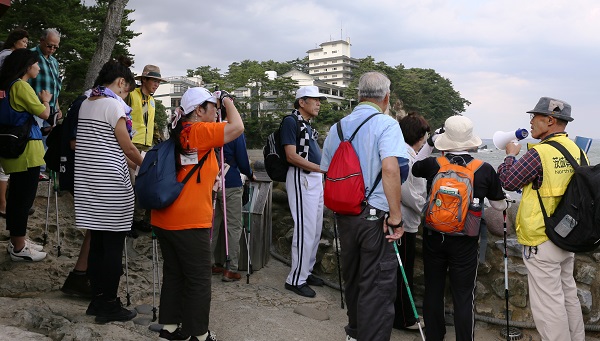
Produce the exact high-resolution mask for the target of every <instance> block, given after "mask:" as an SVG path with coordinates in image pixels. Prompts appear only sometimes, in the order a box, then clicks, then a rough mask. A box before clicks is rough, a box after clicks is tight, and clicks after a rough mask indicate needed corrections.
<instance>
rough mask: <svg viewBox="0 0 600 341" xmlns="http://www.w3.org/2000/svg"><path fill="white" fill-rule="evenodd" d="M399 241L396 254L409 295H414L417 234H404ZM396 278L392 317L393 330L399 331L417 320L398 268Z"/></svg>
mask: <svg viewBox="0 0 600 341" xmlns="http://www.w3.org/2000/svg"><path fill="white" fill-rule="evenodd" d="M400 240H401V244H400V245H398V252H399V253H400V258H401V259H402V267H403V268H404V273H405V274H406V280H407V282H408V286H409V287H410V291H411V293H413V295H414V291H413V277H414V273H415V245H416V242H417V234H416V233H404V234H403V235H402V239H400ZM397 278H398V279H397V282H396V283H397V284H396V292H397V295H396V301H395V302H394V308H395V311H396V315H395V316H394V328H397V329H401V328H404V327H408V326H412V325H413V324H415V323H417V318H416V317H415V313H414V311H413V308H412V304H411V303H410V297H409V296H408V291H407V290H406V284H405V283H404V278H403V277H402V271H401V270H400V267H398V274H397Z"/></svg>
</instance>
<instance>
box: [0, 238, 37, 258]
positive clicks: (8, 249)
mask: <svg viewBox="0 0 600 341" xmlns="http://www.w3.org/2000/svg"><path fill="white" fill-rule="evenodd" d="M25 246H26V247H27V246H28V247H29V248H30V249H33V250H35V251H43V250H44V247H43V246H42V245H40V244H38V243H36V242H34V241H33V240H31V239H29V238H27V239H25ZM14 248H15V246H14V245H13V243H12V242H11V241H10V240H9V241H8V246H7V247H6V252H8V253H9V254H10V252H11V251H12V250H14Z"/></svg>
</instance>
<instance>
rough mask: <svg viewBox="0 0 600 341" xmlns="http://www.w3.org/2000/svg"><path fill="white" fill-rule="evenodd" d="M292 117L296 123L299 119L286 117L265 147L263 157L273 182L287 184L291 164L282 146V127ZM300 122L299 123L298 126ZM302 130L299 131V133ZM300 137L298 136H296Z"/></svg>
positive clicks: (270, 136) (268, 139) (268, 138)
mask: <svg viewBox="0 0 600 341" xmlns="http://www.w3.org/2000/svg"><path fill="white" fill-rule="evenodd" d="M290 116H292V117H293V118H294V119H295V120H296V121H298V119H297V118H296V116H295V115H294V114H289V115H286V116H285V117H284V118H283V119H282V120H281V123H279V128H277V130H275V131H274V132H272V133H271V134H270V135H269V136H268V137H267V142H266V143H265V146H264V147H263V157H264V159H265V170H266V171H267V174H268V175H269V178H271V180H273V181H279V182H285V178H286V176H287V171H288V167H289V163H288V162H287V158H286V156H285V149H284V147H283V145H282V144H281V127H282V126H283V121H284V120H285V119H286V118H288V117H290ZM299 125H300V122H299V121H298V125H297V126H299ZM299 130H300V129H298V131H299ZM296 135H298V134H296Z"/></svg>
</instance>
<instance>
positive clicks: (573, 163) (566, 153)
mask: <svg viewBox="0 0 600 341" xmlns="http://www.w3.org/2000/svg"><path fill="white" fill-rule="evenodd" d="M542 143H546V144H548V145H551V146H552V147H554V148H556V149H558V151H559V152H560V153H561V154H562V155H563V156H564V157H565V159H567V161H569V163H570V164H571V167H573V169H577V167H579V166H580V165H579V164H578V163H577V160H575V158H574V157H573V155H571V153H569V151H568V150H567V148H565V146H563V145H562V144H560V143H558V142H556V141H547V142H542ZM579 155H580V156H579V158H580V160H581V165H582V166H587V165H588V162H587V160H586V159H585V153H584V152H583V150H582V149H581V148H579ZM535 192H536V193H537V197H538V201H539V202H540V207H541V209H542V214H543V215H544V219H548V214H547V213H546V207H544V202H543V201H542V196H541V195H540V191H539V188H538V189H536V190H535Z"/></svg>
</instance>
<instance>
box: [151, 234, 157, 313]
mask: <svg viewBox="0 0 600 341" xmlns="http://www.w3.org/2000/svg"><path fill="white" fill-rule="evenodd" d="M157 252H158V249H157V245H156V234H155V233H154V227H152V322H154V321H156V311H157V309H156V279H157V278H158V275H157V271H158V253H157Z"/></svg>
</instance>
